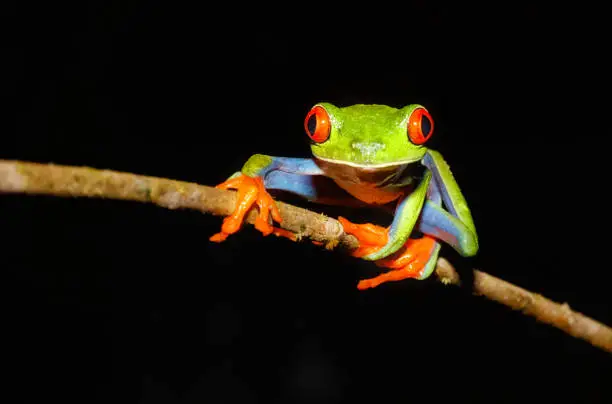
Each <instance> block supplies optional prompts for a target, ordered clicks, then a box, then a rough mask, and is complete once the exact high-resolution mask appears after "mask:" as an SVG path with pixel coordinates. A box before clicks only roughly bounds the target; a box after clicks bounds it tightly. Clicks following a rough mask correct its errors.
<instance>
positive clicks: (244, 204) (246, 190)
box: [210, 174, 295, 243]
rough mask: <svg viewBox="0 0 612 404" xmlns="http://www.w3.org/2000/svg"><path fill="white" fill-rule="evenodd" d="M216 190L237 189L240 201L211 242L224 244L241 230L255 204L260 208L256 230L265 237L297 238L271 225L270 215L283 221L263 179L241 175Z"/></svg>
mask: <svg viewBox="0 0 612 404" xmlns="http://www.w3.org/2000/svg"><path fill="white" fill-rule="evenodd" d="M216 188H219V189H236V190H237V191H238V200H237V202H236V208H235V209H234V212H233V213H232V214H231V215H229V216H227V217H225V219H223V225H222V226H221V231H220V232H219V233H217V234H215V235H213V236H211V237H210V241H214V242H217V243H219V242H222V241H224V240H225V239H226V238H227V237H228V236H229V235H230V234H233V233H236V232H237V231H238V230H240V227H241V226H242V223H243V221H244V217H245V215H246V214H247V213H248V211H249V209H251V207H252V206H253V204H256V205H257V207H258V208H259V215H258V216H257V219H256V220H255V228H256V229H257V230H259V231H260V232H261V233H262V234H263V235H264V236H267V235H269V234H272V233H273V234H275V235H277V236H284V237H288V238H291V239H293V238H294V237H295V236H294V235H293V233H291V232H288V231H286V230H283V229H280V228H277V227H274V226H272V225H271V224H270V223H269V218H270V215H272V219H273V220H274V221H276V222H278V223H281V221H282V219H281V216H280V213H279V211H278V207H277V206H276V203H275V202H274V199H272V197H271V196H270V194H269V193H268V192H267V191H266V189H265V187H264V182H263V179H262V178H261V177H249V176H248V175H244V174H241V175H239V176H237V177H234V178H230V179H229V180H227V181H225V182H223V183H221V184H219V185H217V187H216Z"/></svg>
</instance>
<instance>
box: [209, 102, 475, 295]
mask: <svg viewBox="0 0 612 404" xmlns="http://www.w3.org/2000/svg"><path fill="white" fill-rule="evenodd" d="M304 129H305V131H306V134H307V135H308V137H309V138H310V142H311V151H312V155H313V157H312V158H292V157H273V156H267V155H263V154H255V155H253V156H252V157H251V158H249V159H248V161H247V162H246V163H245V164H244V166H243V167H242V170H241V171H239V172H236V173H234V174H233V175H232V176H231V177H230V178H229V179H228V180H227V181H225V182H223V183H221V184H219V185H218V186H217V187H218V188H221V189H236V190H237V191H238V203H237V205H236V208H235V211H234V212H233V214H232V215H230V216H227V217H226V218H225V219H224V220H223V225H222V227H221V232H219V233H217V234H215V235H213V236H212V237H211V238H210V240H211V241H215V242H221V241H223V240H225V239H226V238H227V236H228V235H230V234H233V233H235V232H237V231H238V230H239V229H240V227H241V225H242V222H243V220H244V216H245V214H246V213H247V212H248V211H249V209H250V208H251V207H252V206H253V204H256V205H257V207H258V208H259V215H258V217H257V220H256V223H255V227H256V228H257V229H258V230H259V231H261V232H262V233H263V234H264V235H268V234H271V233H275V234H277V235H284V236H287V237H289V236H290V235H289V234H287V232H284V231H283V230H282V229H279V228H277V227H274V226H273V225H272V224H270V215H271V217H272V219H273V221H276V222H279V223H280V222H281V217H280V214H279V212H278V209H277V207H276V205H275V202H274V200H273V199H272V197H271V196H270V194H269V193H268V192H267V191H268V190H282V191H287V192H290V193H293V194H296V195H299V196H301V197H303V198H306V199H307V200H309V201H312V202H317V203H323V204H335V205H345V206H349V205H350V206H368V205H369V206H371V205H377V206H379V207H381V208H389V207H391V208H392V209H394V216H393V220H392V222H391V223H390V225H389V226H388V227H382V226H378V225H374V224H371V223H365V224H355V223H351V222H349V221H348V220H347V219H345V218H343V217H339V218H338V220H339V221H340V223H341V224H342V226H343V227H344V230H345V232H347V233H349V234H352V235H354V236H355V237H357V239H358V240H359V242H360V247H359V248H357V249H356V250H353V251H352V255H353V256H355V257H360V258H362V259H365V260H370V261H375V262H376V264H377V265H378V266H380V267H383V268H389V271H387V272H385V273H382V274H380V275H378V276H376V277H374V278H371V279H365V280H361V281H360V282H359V284H358V285H357V287H358V289H360V290H363V289H368V288H373V287H376V286H378V285H380V284H381V283H384V282H388V281H397V280H402V279H407V278H415V279H425V278H427V277H429V276H430V275H431V273H432V272H433V270H434V268H435V266H436V262H437V259H438V253H439V250H440V242H441V241H443V242H445V243H447V244H449V245H450V246H452V247H453V248H454V249H455V250H456V251H457V252H458V253H459V254H460V255H462V256H466V257H469V256H473V255H475V254H476V252H477V251H478V238H477V235H476V229H475V227H474V222H473V220H472V215H471V212H470V210H469V208H468V206H467V203H466V201H465V198H464V196H463V194H462V193H461V190H460V189H459V186H458V184H457V182H456V181H455V179H454V177H453V174H452V173H451V171H450V168H449V166H448V164H447V163H446V161H444V159H443V158H442V155H441V154H440V153H438V152H436V151H434V150H430V149H427V148H426V147H425V143H426V142H427V141H428V140H429V139H430V138H431V136H432V134H433V130H434V121H433V119H432V117H431V115H430V114H429V112H428V111H427V109H426V108H425V107H423V106H421V105H418V104H411V105H408V106H405V107H403V108H399V109H398V108H393V107H389V106H385V105H371V104H368V105H366V104H357V105H352V106H347V107H343V108H342V107H337V106H334V105H332V104H330V103H326V102H322V103H318V104H316V105H314V106H313V107H312V109H311V110H310V111H309V112H308V114H307V115H306V118H305V120H304ZM272 223H273V222H272ZM414 230H417V231H418V233H420V235H421V237H418V238H413V237H410V236H411V234H413V233H414V232H413V231H414Z"/></svg>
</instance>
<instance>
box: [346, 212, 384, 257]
mask: <svg viewBox="0 0 612 404" xmlns="http://www.w3.org/2000/svg"><path fill="white" fill-rule="evenodd" d="M338 221H339V222H340V224H342V227H343V228H344V232H345V233H347V234H351V235H353V236H355V237H356V238H357V240H359V247H357V248H356V249H354V250H353V251H351V255H352V256H353V257H357V258H361V257H363V256H365V255H368V254H371V253H373V252H376V251H378V250H380V249H381V248H382V247H383V246H384V245H385V244H387V241H388V240H389V229H387V228H385V227H382V226H377V225H375V224H372V223H365V224H355V223H352V222H349V221H348V220H347V219H345V218H343V217H342V216H340V217H339V218H338Z"/></svg>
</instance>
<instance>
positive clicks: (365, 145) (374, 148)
mask: <svg viewBox="0 0 612 404" xmlns="http://www.w3.org/2000/svg"><path fill="white" fill-rule="evenodd" d="M351 147H352V148H353V149H356V150H358V151H359V152H360V153H361V156H362V157H363V159H364V160H366V161H369V160H371V159H373V158H374V156H375V155H376V153H377V152H378V151H379V150H381V149H384V148H385V145H384V144H383V143H371V142H355V143H353V144H352V145H351Z"/></svg>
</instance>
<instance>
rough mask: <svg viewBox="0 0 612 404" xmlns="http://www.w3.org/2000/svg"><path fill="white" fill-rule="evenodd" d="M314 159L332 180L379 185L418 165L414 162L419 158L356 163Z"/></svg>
mask: <svg viewBox="0 0 612 404" xmlns="http://www.w3.org/2000/svg"><path fill="white" fill-rule="evenodd" d="M316 161H317V165H318V166H319V167H321V169H322V170H323V171H324V172H325V174H326V175H327V176H329V177H330V178H333V179H334V180H338V181H342V182H349V183H354V184H364V183H365V184H371V185H375V186H378V187H380V186H383V185H385V184H388V183H390V182H392V181H393V180H394V179H396V178H398V177H400V176H401V175H402V174H404V172H405V171H406V169H407V168H409V167H414V166H418V165H417V164H414V163H415V162H417V161H420V159H414V160H406V161H395V162H393V163H377V164H358V163H354V162H348V161H342V160H331V159H326V158H322V157H316Z"/></svg>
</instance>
